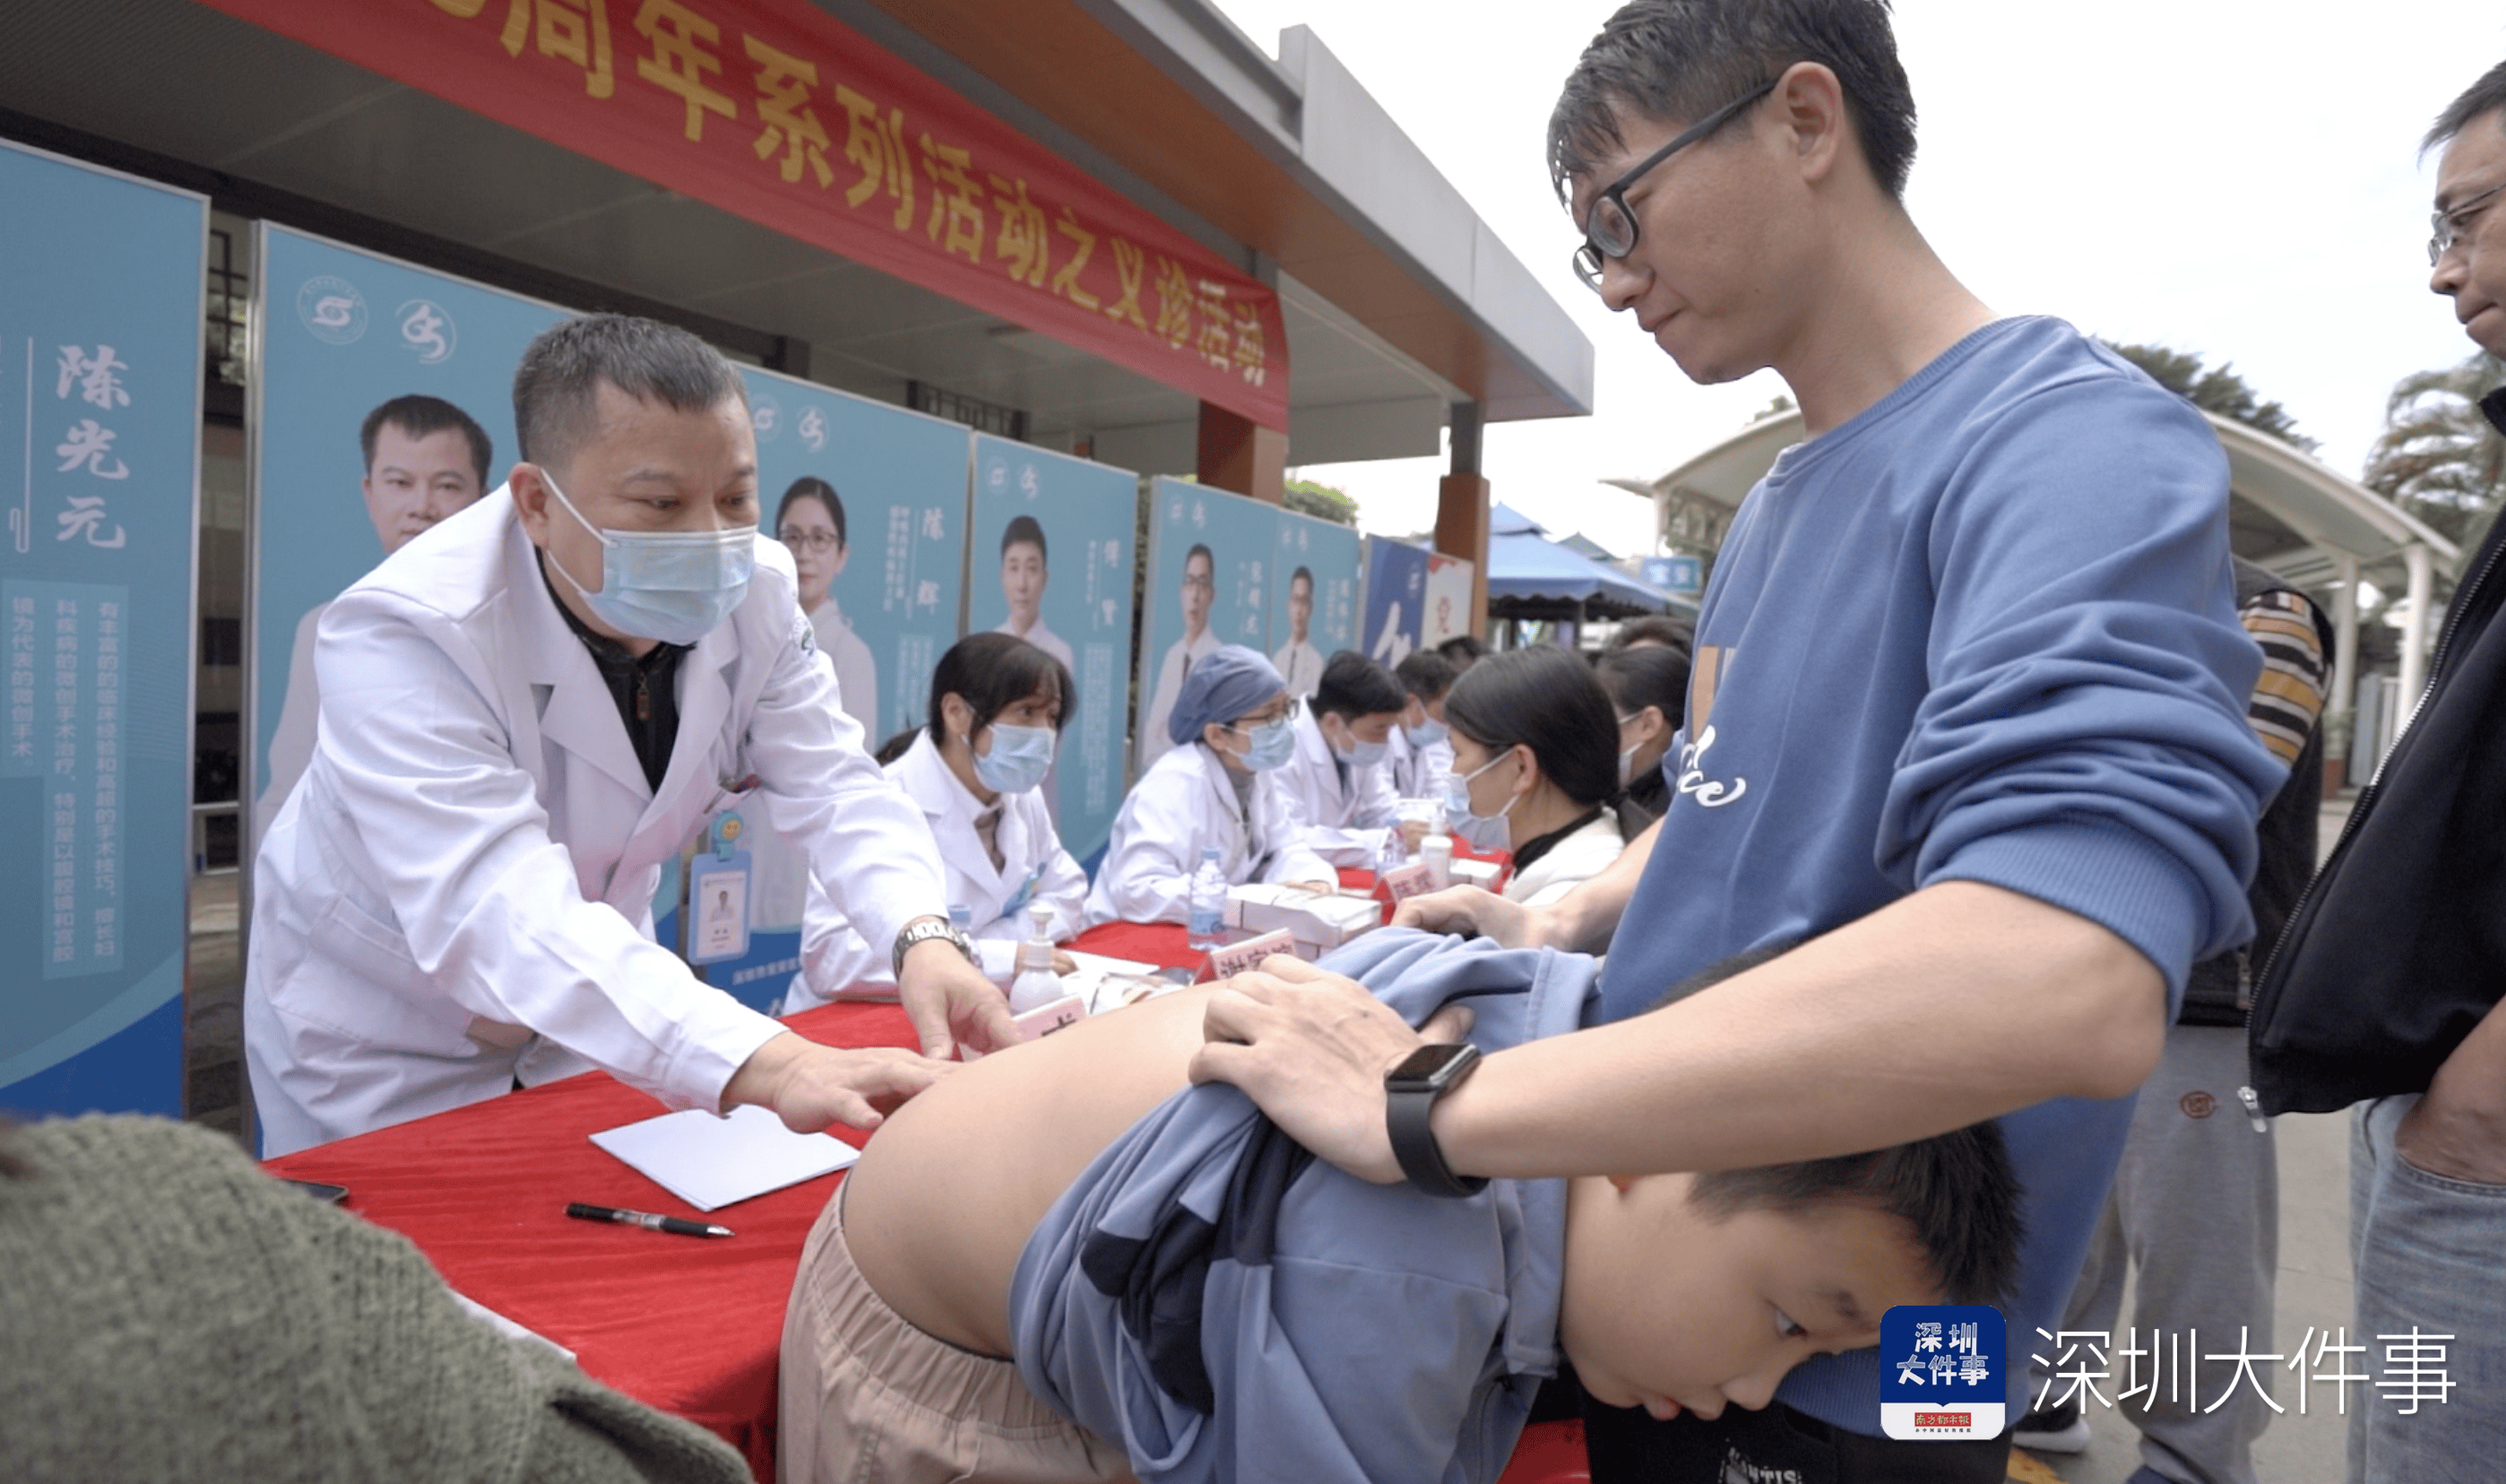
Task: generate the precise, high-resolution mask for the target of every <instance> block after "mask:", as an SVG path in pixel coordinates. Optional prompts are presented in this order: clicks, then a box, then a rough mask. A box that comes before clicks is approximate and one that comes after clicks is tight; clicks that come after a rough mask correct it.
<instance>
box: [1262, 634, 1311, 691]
mask: <svg viewBox="0 0 2506 1484" xmlns="http://www.w3.org/2000/svg"><path fill="white" fill-rule="evenodd" d="M1271 663H1272V664H1273V665H1276V666H1278V669H1279V678H1280V679H1281V680H1284V681H1286V682H1287V683H1288V693H1289V694H1290V695H1294V696H1298V697H1304V696H1308V695H1311V694H1313V693H1314V688H1315V687H1317V686H1320V685H1321V684H1322V683H1323V652H1322V651H1320V650H1318V649H1315V648H1314V647H1313V646H1312V645H1310V644H1307V643H1304V642H1303V641H1300V640H1295V639H1291V640H1289V641H1288V642H1287V643H1286V644H1283V645H1281V646H1279V653H1277V654H1273V655H1271Z"/></svg>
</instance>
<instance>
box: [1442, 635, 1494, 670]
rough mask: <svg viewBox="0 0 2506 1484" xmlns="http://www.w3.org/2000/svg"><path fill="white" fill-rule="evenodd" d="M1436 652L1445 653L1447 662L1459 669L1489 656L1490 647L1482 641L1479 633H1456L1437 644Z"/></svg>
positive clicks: (1468, 666) (1466, 667)
mask: <svg viewBox="0 0 2506 1484" xmlns="http://www.w3.org/2000/svg"><path fill="white" fill-rule="evenodd" d="M1436 653H1437V654H1442V655H1444V656H1445V662H1446V663H1448V664H1450V665H1451V666H1452V667H1453V668H1454V669H1455V670H1457V671H1459V670H1467V669H1469V668H1470V667H1471V666H1473V665H1475V664H1477V663H1479V662H1480V661H1481V660H1483V659H1486V658H1487V657H1488V647H1487V646H1486V645H1485V644H1482V643H1481V642H1480V639H1479V636H1478V635H1477V634H1455V635H1454V636H1453V637H1452V638H1450V639H1448V640H1446V641H1445V642H1444V643H1442V644H1440V645H1438V646H1436Z"/></svg>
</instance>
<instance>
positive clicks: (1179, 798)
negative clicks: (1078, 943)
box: [1088, 742, 1340, 927]
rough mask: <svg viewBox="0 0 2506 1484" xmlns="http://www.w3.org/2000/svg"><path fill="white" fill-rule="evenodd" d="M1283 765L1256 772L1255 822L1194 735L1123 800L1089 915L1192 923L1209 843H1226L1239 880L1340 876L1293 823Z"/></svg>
mask: <svg viewBox="0 0 2506 1484" xmlns="http://www.w3.org/2000/svg"><path fill="white" fill-rule="evenodd" d="M1278 780H1279V775H1278V773H1277V772H1276V771H1275V770H1274V771H1272V772H1268V773H1257V774H1255V775H1254V777H1253V790H1252V794H1251V796H1250V803H1251V805H1252V816H1253V817H1252V820H1251V822H1250V825H1249V827H1248V825H1247V822H1246V821H1245V819H1244V818H1243V815H1242V813H1241V812H1240V811H1239V810H1238V809H1237V807H1236V802H1235V785H1234V784H1233V783H1230V782H1229V781H1228V775H1227V764H1226V763H1224V762H1221V761H1220V760H1218V755H1217V754H1216V753H1213V752H1211V751H1210V750H1209V745H1208V744H1207V743H1205V742H1188V743H1186V744H1184V745H1183V746H1181V747H1178V748H1176V749H1174V750H1173V751H1172V752H1170V753H1167V754H1166V755H1165V756H1164V757H1163V758H1160V759H1159V760H1157V761H1156V762H1155V763H1154V764H1152V765H1151V766H1150V768H1149V770H1148V771H1147V772H1145V773H1143V774H1141V775H1140V781H1139V782H1138V783H1136V784H1134V785H1132V786H1131V792H1130V795H1129V796H1128V797H1127V798H1125V799H1124V800H1123V812H1122V813H1120V814H1118V815H1116V816H1115V817H1114V833H1113V837H1112V839H1111V840H1110V841H1108V842H1107V844H1106V846H1105V860H1104V864H1102V865H1101V866H1098V867H1097V868H1096V884H1095V885H1094V886H1093V887H1092V888H1091V889H1090V890H1089V893H1088V923H1089V926H1091V927H1093V926H1095V925H1096V924H1097V923H1100V922H1182V921H1184V920H1185V918H1186V917H1187V915H1189V912H1190V909H1191V903H1192V873H1193V872H1194V871H1197V870H1199V869H1200V853H1201V851H1202V849H1203V848H1205V847H1208V846H1216V847H1217V849H1218V865H1219V867H1220V868H1221V869H1222V870H1224V871H1225V872H1226V873H1227V882H1228V884H1229V885H1230V886H1240V885H1242V884H1243V883H1245V882H1247V881H1266V882H1275V881H1338V880H1339V879H1340V875H1339V873H1338V872H1336V871H1334V870H1333V869H1332V868H1331V864H1330V863H1329V862H1327V861H1325V860H1323V859H1322V858H1321V857H1320V856H1317V855H1315V854H1314V853H1313V852H1312V851H1310V850H1308V849H1307V848H1306V845H1305V842H1304V840H1303V838H1302V836H1301V835H1300V832H1299V831H1298V830H1297V828H1296V827H1295V826H1294V825H1292V824H1291V823H1289V820H1288V807H1287V801H1286V800H1285V799H1283V798H1282V797H1280V795H1279V781H1278Z"/></svg>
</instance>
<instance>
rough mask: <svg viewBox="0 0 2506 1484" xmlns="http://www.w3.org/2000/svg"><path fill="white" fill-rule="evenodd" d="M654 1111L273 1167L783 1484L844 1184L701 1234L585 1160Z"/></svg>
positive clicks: (890, 1013)
mask: <svg viewBox="0 0 2506 1484" xmlns="http://www.w3.org/2000/svg"><path fill="white" fill-rule="evenodd" d="M1074 946H1076V947H1079V948H1081V949H1084V950H1086V951H1088V952H1091V953H1101V954H1106V955H1108V956H1111V957H1117V958H1128V959H1134V960H1140V961H1144V962H1149V963H1155V964H1161V965H1166V966H1171V967H1176V968H1183V967H1190V966H1192V965H1196V964H1198V963H1199V961H1200V958H1201V955H1199V954H1197V953H1194V952H1192V951H1191V950H1190V949H1189V948H1187V947H1185V946H1184V930H1183V929H1182V928H1181V927H1180V926H1178V925H1176V924H1173V923H1108V924H1106V925H1105V926H1103V927H1099V928H1095V929H1092V930H1091V931H1090V932H1088V933H1085V934H1082V935H1080V936H1079V937H1078V938H1077V939H1076V940H1075V942H1074ZM790 1024H791V1026H792V1029H794V1030H796V1031H798V1032H800V1033H801V1034H802V1035H804V1036H806V1037H808V1038H809V1039H810V1040H812V1041H816V1042H824V1043H826V1044H828V1045H837V1046H879V1045H886V1046H911V1045H913V1043H914V1039H913V1027H912V1026H911V1025H910V1024H909V1023H908V1022H907V1020H906V1018H905V1012H904V1010H902V1009H900V1008H899V1007H896V1006H893V1005H864V1004H842V1005H829V1006H823V1007H819V1008H817V1009H813V1010H805V1011H803V1012H802V1013H800V1014H798V1015H795V1016H793V1017H792V1019H791V1021H790ZM661 1112H662V1105H661V1104H660V1103H658V1102H656V1101H655V1100H654V1099H653V1098H651V1097H649V1096H647V1095H646V1094H644V1093H641V1092H637V1091H635V1090H634V1089H633V1088H631V1087H628V1086H627V1085H626V1084H625V1083H623V1082H620V1081H618V1080H616V1079H615V1078H611V1077H609V1076H608V1075H607V1074H606V1073H598V1072H594V1073H588V1074H586V1075H584V1076H582V1077H576V1078H567V1079H566V1080H564V1081H561V1082H552V1083H550V1084H549V1085H548V1086H545V1087H535V1088H532V1089H531V1090H529V1091H527V1092H517V1093H514V1094H512V1095H510V1096H507V1097H501V1098H492V1099H490V1100H488V1101H487V1102H484V1103H474V1104H472V1105H471V1106H469V1107H467V1108H456V1109H453V1110H452V1111H451V1112H449V1113H437V1114H435V1115H433V1116H432V1117H426V1118H419V1119H416V1120H415V1121H413V1122H409V1123H403V1124H400V1125H398V1126H396V1127H393V1128H386V1129H377V1130H376V1131H375V1132H374V1133H371V1134H361V1135H359V1136H358V1137H356V1138H354V1139H342V1140H340V1141H339V1142H338V1143H336V1144H326V1145H323V1146H321V1147H319V1148H310V1149H304V1150H301V1151H299V1152H297V1153H294V1154H289V1155H285V1156H283V1157H281V1158H278V1159H273V1160H270V1161H269V1170H270V1171H271V1172H272V1173H274V1174H278V1175H284V1176H287V1177H289V1178H291V1179H295V1180H309V1181H318V1182H321V1183H324V1184H340V1185H345V1186H347V1187H348V1199H347V1206H348V1209H349V1210H351V1211H354V1212H356V1213H358V1214H359V1215H361V1216H363V1217H365V1218H366V1219H369V1220H371V1221H374V1222H376V1223H377V1224H379V1225H383V1226H388V1227H390V1228H392V1229H393V1230H395V1231H398V1232H401V1233H402V1234H404V1235H406V1236H407V1237H409V1238H410V1240H411V1241H412V1242H415V1243H416V1244H417V1246H418V1247H419V1249H420V1250H422V1251H423V1252H424V1253H425V1254H426V1255H427V1256H428V1257H429V1258H430V1259H431V1260H433V1262H434V1263H435V1266H436V1268H437V1270H439V1271H440V1272H442V1273H443V1274H444V1277H445V1281H446V1282H448V1283H449V1284H451V1285H452V1287H454V1288H455V1289H458V1290H461V1291H462V1292H463V1293H466V1294H468V1295H469V1296H470V1297H471V1298H473V1299H475V1300H477V1301H478V1302H480V1303H482V1304H484V1305H486V1306H487V1307H488V1308H490V1309H493V1310H495V1311H496V1312H497V1313H499V1314H502V1315H505V1316H506V1317H507V1318H509V1319H512V1320H514V1321H516V1322H517V1323H519V1324H521V1325H528V1326H529V1327H530V1328H532V1329H534V1330H537V1331H538V1332H539V1333H541V1334H544V1335H546V1336H548V1337H549V1338H550V1339H552V1340H555V1342H556V1343H558V1344H560V1345H562V1346H564V1347H565V1348H567V1349H568V1350H571V1351H573V1352H574V1353H575V1357H576V1359H577V1360H580V1361H581V1362H582V1365H583V1369H584V1371H585V1373H586V1374H588V1375H590V1376H591V1377H593V1378H594V1379H596V1380H599V1381H603V1382H606V1383H607V1384H609V1385H611V1386H614V1387H616V1388H617V1389H618V1390H620V1391H622V1392H625V1393H626V1394H627V1395H628V1396H633V1397H635V1398H637V1399H638V1400H641V1401H645V1402H649V1403H650V1404H652V1405H654V1406H657V1407H660V1408H661V1409H662V1410H663V1411H666V1412H674V1413H676V1414H678V1415H679V1416H681V1417H685V1418H687V1419H688V1420H690V1421H691V1422H695V1423H697V1424H698V1425H700V1426H702V1427H705V1428H708V1429H710V1430H712V1431H715V1432H717V1433H719V1434H721V1435H722V1436H723V1437H725V1438H727V1439H729V1440H730V1442H731V1443H732V1445H733V1446H734V1447H735V1448H737V1449H739V1451H740V1452H741V1453H742V1454H743V1455H745V1456H746V1458H747V1459H748V1464H749V1467H750V1468H752V1469H753V1470H755V1472H756V1474H757V1477H758V1479H759V1480H760V1484H773V1479H774V1423H775V1394H774V1381H775V1365H776V1354H777V1351H778V1350H779V1348H780V1345H781V1340H782V1335H783V1308H784V1303H785V1301H786V1300H787V1298H788V1297H789V1296H790V1294H791V1291H792V1278H793V1275H794V1274H795V1273H796V1272H797V1271H798V1270H799V1268H800V1265H801V1246H802V1243H803V1242H804V1241H806V1239H807V1237H808V1233H809V1227H810V1224H811V1223H812V1222H814V1221H816V1220H817V1219H818V1213H819V1212H820V1211H821V1210H822V1209H823V1208H824V1207H825V1206H826V1203H827V1200H828V1198H829V1197H830V1196H831V1195H833V1194H834V1192H835V1188H836V1184H837V1182H838V1181H840V1180H841V1179H842V1176H841V1174H838V1175H828V1176H824V1177H822V1178H820V1179H817V1180H812V1181H807V1182H805V1183H804V1184H798V1185H793V1186H790V1187H789V1188H786V1189H782V1190H777V1191H775V1192H773V1193H772V1194H770V1195H762V1196H759V1197H758V1198H756V1199H755V1200H749V1201H742V1202H740V1203H739V1204H737V1205H735V1206H728V1207H725V1208H723V1209H722V1210H721V1211H718V1212H715V1213H713V1214H712V1216H711V1217H710V1218H707V1217H706V1216H705V1214H704V1213H702V1212H699V1211H698V1210H696V1209H695V1208H693V1207H691V1206H689V1205H688V1204H686V1203H685V1202H683V1201H681V1200H680V1199H679V1198H678V1197H676V1196H674V1195H672V1194H670V1193H669V1192H668V1191H666V1190H664V1189H662V1187H661V1186H659V1185H657V1184H653V1183H652V1182H651V1181H649V1180H647V1179H645V1178H644V1177H643V1176H642V1175H639V1174H637V1173H636V1172H635V1171H634V1170H632V1169H630V1168H628V1167H627V1165H626V1164H624V1163H622V1162H620V1161H619V1160H618V1159H616V1158H615V1157H613V1156H612V1155H610V1154H608V1153H607V1152H605V1151H603V1150H601V1149H600V1148H596V1147H594V1146H593V1145H592V1143H591V1135H593V1134H595V1133H597V1132H599V1131H600V1130H602V1129H605V1128H615V1127H617V1126H618V1125H620V1124H622V1123H631V1122H633V1121H635V1120H636V1119H638V1118H647V1117H651V1116H652V1115H653V1114H655V1113H661ZM831 1132H833V1133H835V1134H836V1135H837V1136H838V1137H845V1134H846V1131H845V1130H842V1129H835V1130H831ZM852 1142H853V1143H859V1142H860V1140H859V1139H858V1138H854V1139H853V1140H852ZM568 1201H590V1202H591V1203H592V1204H594V1205H601V1206H620V1207H625V1208H627V1209H628V1210H633V1211H656V1212H660V1213H662V1214H663V1215H665V1216H681V1217H688V1218H692V1219H712V1220H717V1221H720V1222H721V1223H722V1224H723V1225H726V1226H729V1227H730V1228H732V1229H733V1230H734V1231H735V1232H737V1233H738V1235H737V1236H735V1237H733V1238H730V1239H728V1240H710V1241H709V1240H701V1239H698V1238H693V1237H674V1236H665V1235H662V1234H661V1233H657V1232H649V1231H643V1230H640V1229H638V1228H635V1227H629V1226H612V1225H604V1224H601V1223H598V1222H593V1221H577V1220H572V1219H568V1218H567V1217H566V1216H565V1215H564V1212H565V1205H566V1202H568ZM1582 1455H1583V1448H1582V1438H1581V1436H1580V1431H1579V1432H1578V1434H1577V1435H1575V1436H1574V1437H1573V1438H1572V1441H1571V1445H1570V1444H1569V1441H1568V1439H1567V1438H1566V1437H1565V1436H1564V1435H1563V1434H1562V1433H1561V1434H1557V1435H1552V1430H1550V1429H1538V1430H1534V1431H1532V1432H1531V1433H1528V1434H1526V1435H1525V1437H1524V1439H1523V1444H1522V1450H1521V1451H1520V1452H1518V1453H1517V1455H1516V1459H1515V1465H1514V1466H1513V1467H1511V1468H1509V1469H1508V1470H1507V1473H1506V1477H1505V1484H1568V1481H1570V1480H1574V1479H1580V1478H1583V1477H1586V1475H1585V1474H1584V1473H1583V1472H1582V1470H1581V1461H1582ZM1570 1465H1571V1466H1570Z"/></svg>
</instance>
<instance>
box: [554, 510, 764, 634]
mask: <svg viewBox="0 0 2506 1484" xmlns="http://www.w3.org/2000/svg"><path fill="white" fill-rule="evenodd" d="M540 481H541V482H542V483H544V484H546V485H547V486H548V491H549V493H550V494H552V495H555V496H556V503H557V504H559V505H562V506H564V507H565V512H566V513H567V514H569V515H572V516H573V517H574V518H575V519H576V520H577V521H579V522H581V524H582V526H583V528H584V529H585V530H587V531H590V532H591V534H592V535H593V536H595V537H597V538H598V539H599V541H600V590H599V591H597V592H586V591H585V590H584V586H583V580H582V579H581V578H578V577H576V576H575V575H574V574H573V573H571V572H568V571H566V570H565V565H564V564H563V563H562V562H559V561H558V560H557V559H556V553H555V551H554V550H552V551H551V552H550V553H549V565H550V566H552V567H555V569H556V572H557V575H558V576H559V577H562V578H564V579H565V580H566V582H567V583H570V584H572V586H573V588H574V590H575V592H576V594H577V595H579V596H580V597H581V598H582V599H583V602H584V606H585V607H587V608H589V609H591V613H592V617H594V618H598V619H599V620H600V621H601V622H603V623H606V624H608V625H609V626H610V627H611V628H614V629H616V630H618V632H620V633H622V634H632V635H634V636H635V637H636V638H639V639H658V640H660V641H661V642H662V643H663V644H694V643H696V642H697V641H698V640H699V639H702V638H703V637H704V636H705V635H707V634H710V633H712V632H713V631H714V629H715V628H716V627H717V626H719V625H720V624H721V622H722V620H723V619H725V618H730V617H731V612H732V610H733V609H734V608H737V607H738V606H739V600H740V599H741V598H743V597H746V596H747V595H748V580H749V578H750V577H751V576H752V575H753V574H754V573H755V572H756V570H757V527H755V526H753V525H741V526H733V527H732V528H731V529H729V530H726V531H604V530H602V529H601V528H600V527H598V526H596V525H593V524H592V523H591V521H589V520H585V519H584V518H583V512H581V511H579V510H576V509H575V508H574V502H573V501H571V500H569V499H567V498H566V497H565V491H564V490H561V489H559V488H557V487H556V480H555V479H552V478H550V477H549V476H548V471H547V470H545V469H543V470H541V471H540Z"/></svg>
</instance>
